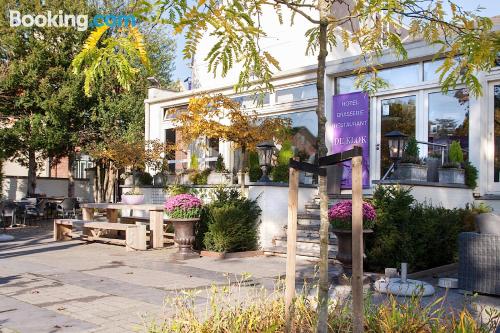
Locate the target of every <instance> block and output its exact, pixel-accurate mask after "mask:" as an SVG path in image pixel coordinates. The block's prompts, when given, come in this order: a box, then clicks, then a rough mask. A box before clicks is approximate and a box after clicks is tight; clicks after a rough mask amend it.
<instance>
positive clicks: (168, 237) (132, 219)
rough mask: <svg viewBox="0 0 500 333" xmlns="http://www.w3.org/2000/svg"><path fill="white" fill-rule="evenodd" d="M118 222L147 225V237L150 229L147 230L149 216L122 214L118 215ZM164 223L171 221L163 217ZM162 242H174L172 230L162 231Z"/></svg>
mask: <svg viewBox="0 0 500 333" xmlns="http://www.w3.org/2000/svg"><path fill="white" fill-rule="evenodd" d="M120 223H123V224H136V225H145V226H146V227H147V236H148V239H149V236H150V231H149V217H143V216H122V217H120ZM163 223H164V224H167V223H171V222H170V221H169V220H166V219H164V220H163ZM163 238H164V239H163V244H171V245H172V244H174V233H173V232H163Z"/></svg>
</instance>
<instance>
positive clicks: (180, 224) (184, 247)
mask: <svg viewBox="0 0 500 333" xmlns="http://www.w3.org/2000/svg"><path fill="white" fill-rule="evenodd" d="M168 220H169V221H172V224H173V225H174V242H175V243H176V244H177V245H178V250H177V253H175V254H174V257H175V259H180V260H185V259H191V258H199V257H200V255H199V254H198V253H196V252H194V251H193V244H194V241H195V236H194V226H195V224H196V223H197V222H198V221H199V220H200V219H199V218H192V219H168Z"/></svg>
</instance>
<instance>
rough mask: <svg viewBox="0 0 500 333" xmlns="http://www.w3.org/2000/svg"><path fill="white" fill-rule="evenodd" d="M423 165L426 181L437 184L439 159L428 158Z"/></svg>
mask: <svg viewBox="0 0 500 333" xmlns="http://www.w3.org/2000/svg"><path fill="white" fill-rule="evenodd" d="M425 164H426V165H427V181H428V182H433V183H437V182H438V181H439V174H438V169H439V167H441V158H439V157H428V158H427V160H426V162H425Z"/></svg>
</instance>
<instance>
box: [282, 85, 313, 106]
mask: <svg viewBox="0 0 500 333" xmlns="http://www.w3.org/2000/svg"><path fill="white" fill-rule="evenodd" d="M317 97H318V94H317V91H316V85H315V84H309V85H306V86H300V87H294V88H288V89H282V90H278V91H276V103H290V102H297V101H302V100H306V99H313V98H317Z"/></svg>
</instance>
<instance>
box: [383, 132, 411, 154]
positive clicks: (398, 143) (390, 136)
mask: <svg viewBox="0 0 500 333" xmlns="http://www.w3.org/2000/svg"><path fill="white" fill-rule="evenodd" d="M384 137H386V138H387V141H388V144H389V157H390V158H391V159H392V160H394V161H397V160H400V159H401V158H402V157H403V151H404V149H405V147H406V142H407V141H408V135H406V134H404V133H401V132H400V131H392V132H389V133H387V134H385V135H384Z"/></svg>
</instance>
